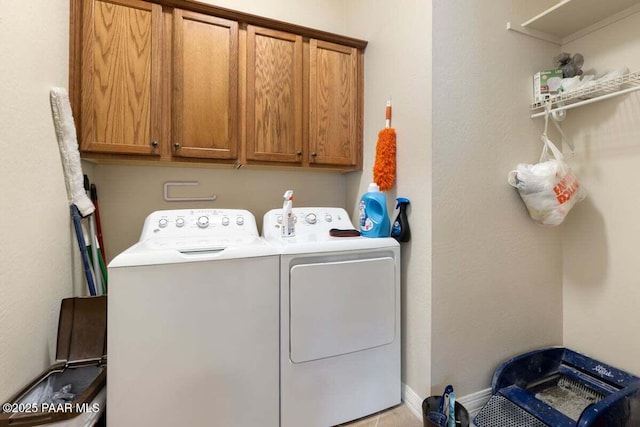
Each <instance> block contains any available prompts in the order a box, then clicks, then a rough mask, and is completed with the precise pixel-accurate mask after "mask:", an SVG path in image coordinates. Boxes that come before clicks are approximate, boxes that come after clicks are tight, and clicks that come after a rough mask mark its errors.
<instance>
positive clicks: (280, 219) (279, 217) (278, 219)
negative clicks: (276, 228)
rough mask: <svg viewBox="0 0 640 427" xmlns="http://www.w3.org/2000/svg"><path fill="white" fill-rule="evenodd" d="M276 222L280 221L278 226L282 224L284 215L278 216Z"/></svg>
mask: <svg viewBox="0 0 640 427" xmlns="http://www.w3.org/2000/svg"><path fill="white" fill-rule="evenodd" d="M276 220H277V221H278V224H282V215H278V217H277V218H276Z"/></svg>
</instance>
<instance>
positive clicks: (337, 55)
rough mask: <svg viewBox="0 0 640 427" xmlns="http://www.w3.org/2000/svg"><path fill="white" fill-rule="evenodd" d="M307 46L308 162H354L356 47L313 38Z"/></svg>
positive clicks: (357, 145) (356, 136)
mask: <svg viewBox="0 0 640 427" xmlns="http://www.w3.org/2000/svg"><path fill="white" fill-rule="evenodd" d="M309 50H310V66H309V104H310V105H309V163H310V164H312V165H313V164H320V165H342V166H356V165H357V163H358V155H359V154H360V153H359V152H358V150H362V146H361V143H359V141H358V123H359V122H358V111H359V92H358V50H357V49H355V48H351V47H347V46H342V45H338V44H335V43H329V42H324V41H320V40H313V39H312V40H311V41H310V47H309Z"/></svg>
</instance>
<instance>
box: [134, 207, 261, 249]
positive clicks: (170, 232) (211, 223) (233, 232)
mask: <svg viewBox="0 0 640 427" xmlns="http://www.w3.org/2000/svg"><path fill="white" fill-rule="evenodd" d="M258 235H259V234H258V227H257V226H256V220H255V218H254V216H253V214H252V213H251V212H249V211H247V210H244V209H176V210H166V211H156V212H153V213H151V214H149V216H147V218H146V219H145V221H144V227H143V228H142V233H141V235H140V241H141V242H142V241H145V240H149V239H157V238H172V237H177V238H188V237H200V238H201V237H210V238H211V237H213V238H215V237H222V236H235V237H256V236H258Z"/></svg>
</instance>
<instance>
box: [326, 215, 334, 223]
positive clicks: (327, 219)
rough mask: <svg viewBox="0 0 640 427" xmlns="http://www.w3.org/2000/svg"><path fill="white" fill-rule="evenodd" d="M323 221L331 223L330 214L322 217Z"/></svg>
mask: <svg viewBox="0 0 640 427" xmlns="http://www.w3.org/2000/svg"><path fill="white" fill-rule="evenodd" d="M324 220H325V221H327V222H331V221H333V217H332V216H331V214H326V215H325V216H324Z"/></svg>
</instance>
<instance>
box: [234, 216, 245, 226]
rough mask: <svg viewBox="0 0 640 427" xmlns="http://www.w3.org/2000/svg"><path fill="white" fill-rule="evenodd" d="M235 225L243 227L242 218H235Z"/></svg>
mask: <svg viewBox="0 0 640 427" xmlns="http://www.w3.org/2000/svg"><path fill="white" fill-rule="evenodd" d="M236 224H238V225H243V224H244V218H243V217H241V216H239V217H238V218H236Z"/></svg>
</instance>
